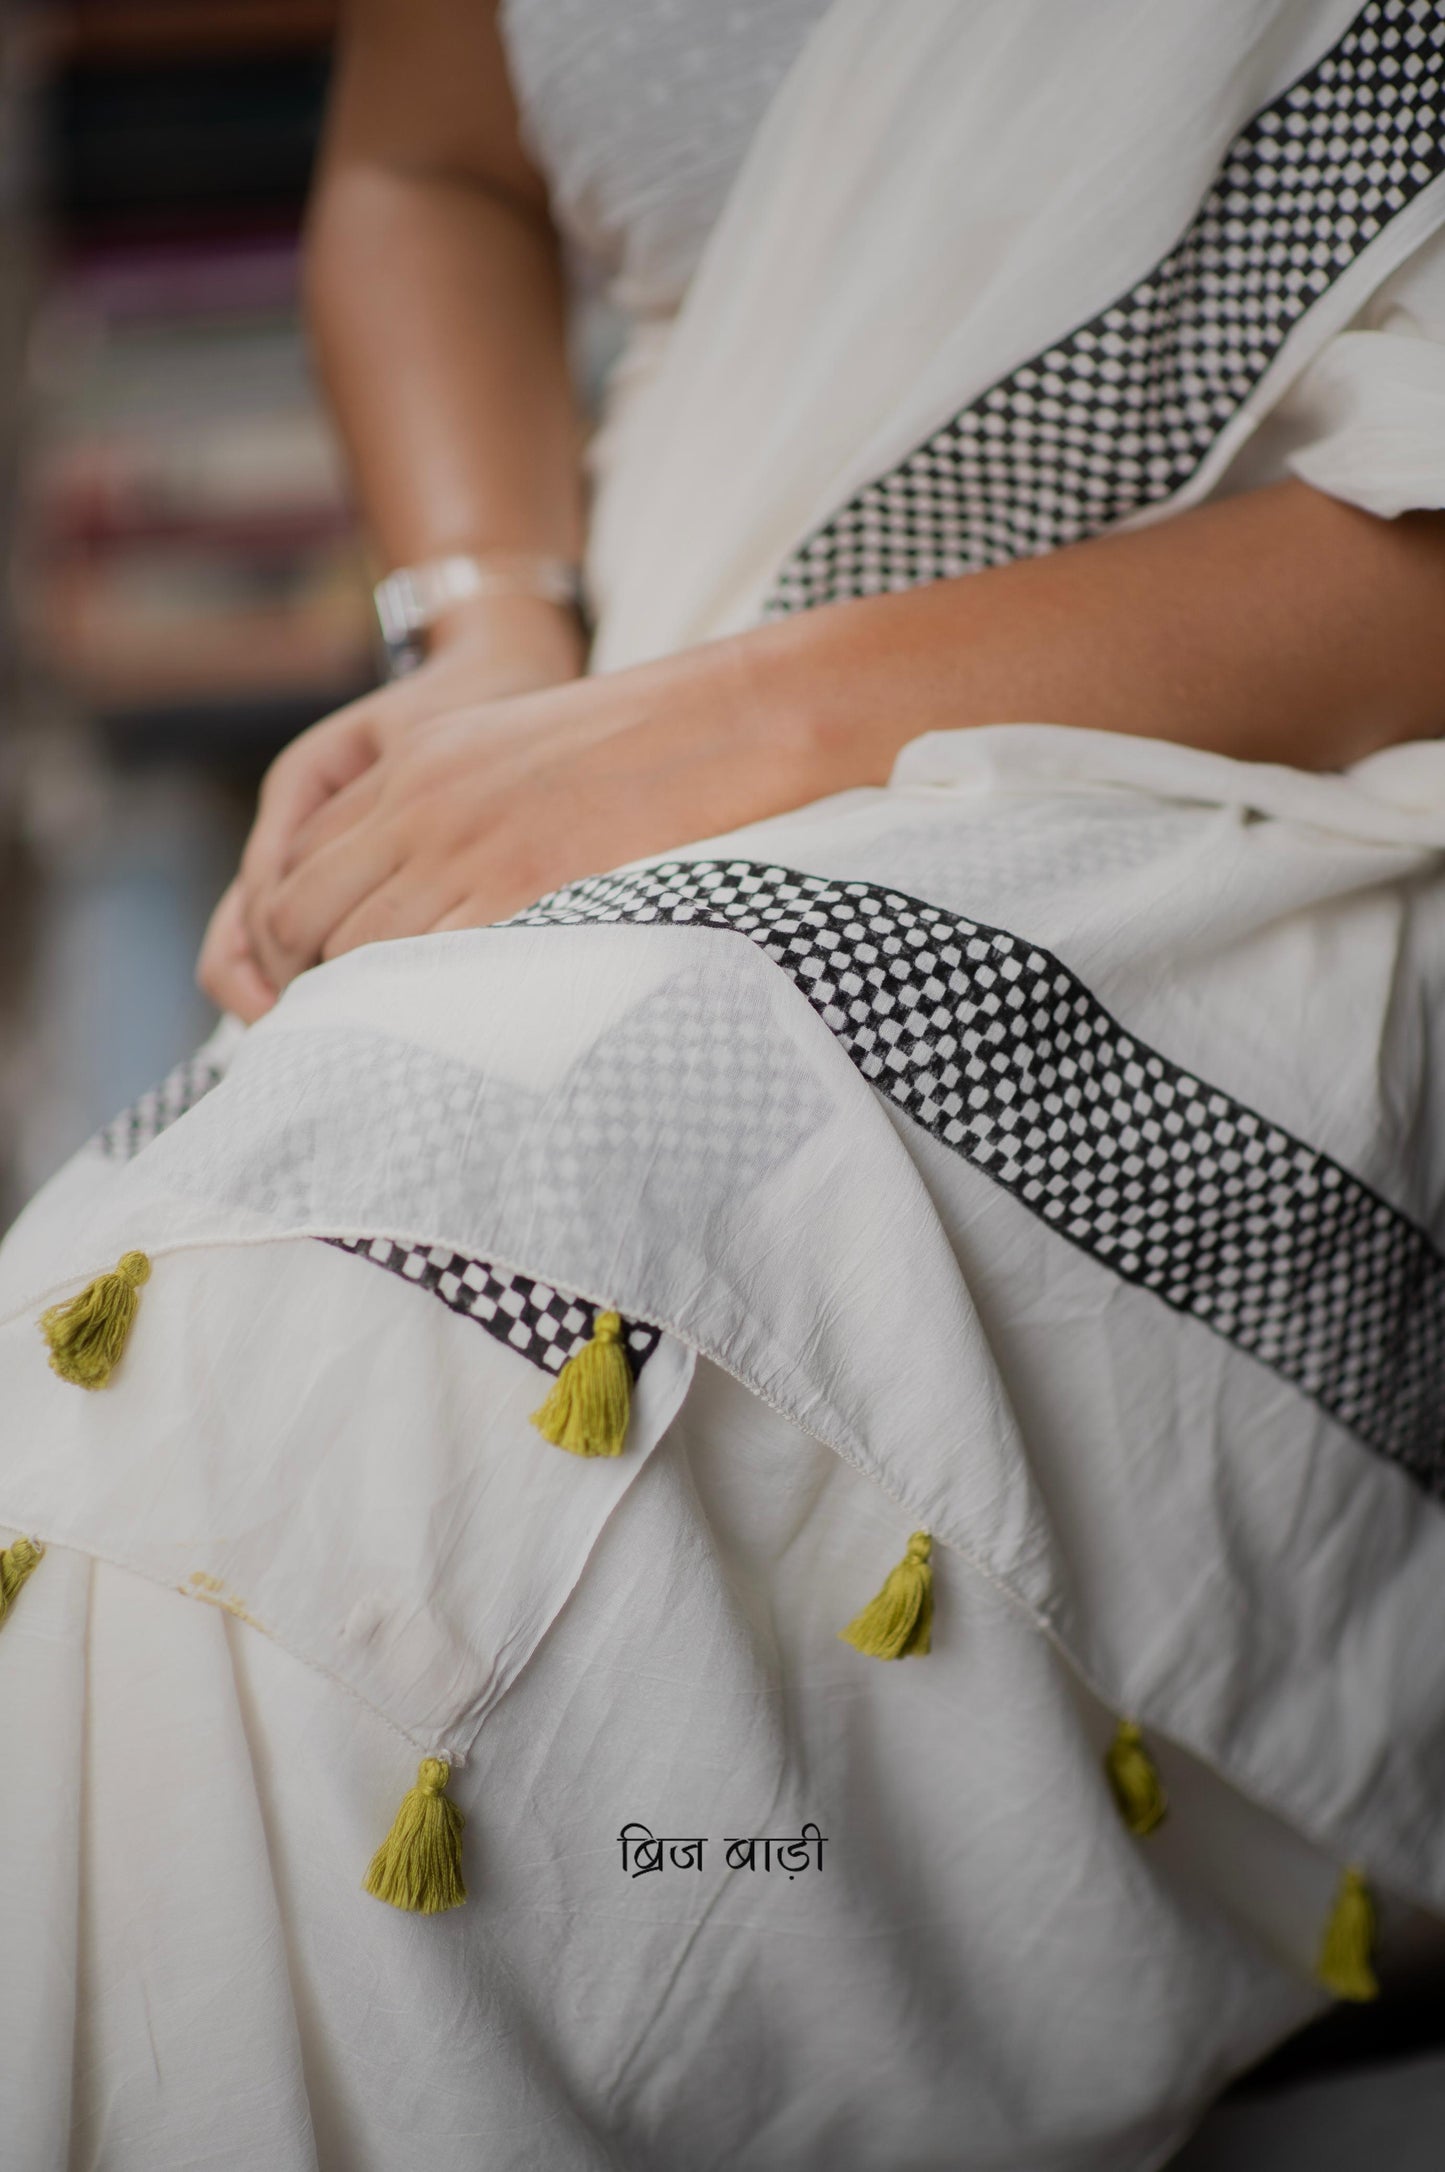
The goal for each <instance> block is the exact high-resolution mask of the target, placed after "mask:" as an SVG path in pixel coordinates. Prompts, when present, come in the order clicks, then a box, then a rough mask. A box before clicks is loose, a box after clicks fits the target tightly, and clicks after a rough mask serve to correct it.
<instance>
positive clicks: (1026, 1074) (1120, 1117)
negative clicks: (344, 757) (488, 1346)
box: [510, 860, 1445, 1497]
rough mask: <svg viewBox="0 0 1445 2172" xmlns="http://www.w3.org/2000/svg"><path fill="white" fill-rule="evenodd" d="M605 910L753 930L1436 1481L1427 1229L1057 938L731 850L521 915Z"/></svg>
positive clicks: (971, 1152) (1035, 1197) (967, 1133)
mask: <svg viewBox="0 0 1445 2172" xmlns="http://www.w3.org/2000/svg"><path fill="white" fill-rule="evenodd" d="M594 922H625V923H628V924H634V925H637V924H663V925H668V926H692V927H700V928H713V929H726V930H730V931H732V932H734V933H736V934H739V935H744V936H746V937H748V939H749V940H750V941H752V942H754V943H756V944H757V945H758V946H759V948H760V949H762V950H763V951H764V952H765V953H766V954H767V956H768V957H770V958H771V959H773V961H774V962H775V963H776V964H778V965H779V966H781V967H782V969H783V970H784V971H785V972H786V973H787V974H788V975H789V976H790V978H791V979H792V980H793V982H794V983H795V985H796V986H797V987H798V988H799V989H800V990H801V991H802V993H803V994H804V995H805V996H806V997H807V999H808V1001H809V1002H810V1003H811V1004H812V1006H813V1008H814V1009H815V1010H816V1011H817V1012H818V1013H819V1015H820V1016H821V1017H822V1018H823V1020H824V1021H825V1023H826V1024H827V1025H828V1026H829V1027H830V1028H831V1030H832V1031H833V1033H834V1034H836V1035H837V1037H838V1040H839V1041H840V1043H841V1044H842V1046H843V1048H844V1049H845V1050H846V1052H847V1054H848V1055H849V1057H850V1058H851V1059H852V1061H853V1062H854V1063H855V1064H856V1065H857V1067H858V1069H859V1071H860V1072H861V1073H862V1074H863V1076H864V1077H865V1078H866V1079H868V1080H869V1081H870V1082H871V1083H872V1084H873V1085H874V1086H875V1087H876V1088H877V1089H878V1091H879V1092H880V1093H883V1094H886V1095H887V1096H888V1098H889V1099H890V1101H892V1102H894V1103H895V1104H896V1106H897V1107H899V1108H900V1109H902V1110H904V1111H905V1112H906V1113H907V1114H908V1115H909V1116H910V1117H911V1118H912V1119H913V1120H914V1122H915V1123H917V1124H919V1125H920V1126H922V1128H923V1129H924V1130H925V1131H927V1132H928V1133H929V1134H930V1135H931V1136H932V1137H933V1138H935V1139H937V1140H939V1141H940V1142H941V1143H942V1144H943V1145H944V1146H946V1147H949V1148H951V1149H952V1150H953V1152H955V1153H957V1154H959V1155H961V1156H962V1157H963V1158H964V1159H965V1160H967V1161H969V1162H970V1163H972V1165H973V1166H974V1167H975V1168H977V1169H979V1170H981V1171H983V1173H984V1174H985V1175H987V1176H989V1177H991V1178H992V1179H993V1181H994V1182H995V1183H996V1184H999V1185H1001V1186H1002V1187H1003V1188H1004V1189H1005V1190H1006V1191H1008V1192H1010V1193H1011V1194H1012V1195H1013V1196H1014V1197H1015V1198H1016V1199H1018V1200H1020V1201H1021V1202H1022V1203H1023V1204H1024V1205H1025V1206H1026V1207H1028V1208H1029V1209H1030V1211H1031V1212H1032V1213H1034V1214H1036V1215H1038V1216H1039V1217H1040V1218H1041V1219H1042V1220H1043V1221H1045V1222H1047V1223H1048V1224H1049V1225H1050V1226H1051V1227H1052V1228H1054V1229H1056V1230H1057V1231H1058V1233H1059V1235H1060V1236H1062V1237H1066V1238H1067V1239H1068V1240H1069V1242H1070V1243H1071V1244H1075V1245H1077V1246H1078V1247H1079V1248H1080V1250H1081V1251H1084V1252H1087V1253H1088V1254H1089V1255H1090V1256H1091V1257H1092V1258H1094V1259H1096V1260H1098V1261H1100V1262H1101V1263H1102V1264H1103V1265H1105V1266H1106V1267H1109V1268H1110V1269H1112V1271H1113V1272H1114V1273H1116V1274H1118V1275H1120V1276H1122V1277H1123V1278H1124V1279H1125V1280H1126V1281H1129V1282H1133V1283H1136V1284H1138V1285H1139V1286H1140V1287H1141V1288H1144V1289H1146V1290H1149V1291H1151V1292H1152V1293H1153V1294H1154V1295H1155V1296H1156V1297H1159V1298H1162V1299H1163V1301H1164V1302H1165V1303H1166V1304H1168V1305H1170V1306H1172V1307H1173V1308H1174V1309H1175V1310H1176V1311H1177V1312H1181V1313H1187V1314H1189V1315H1190V1316H1192V1317H1193V1318H1194V1319H1197V1320H1200V1321H1202V1322H1203V1323H1204V1324H1205V1325H1206V1326H1208V1327H1209V1328H1211V1329H1212V1330H1213V1331H1214V1332H1215V1333H1216V1334H1218V1335H1221V1336H1223V1337H1225V1338H1226V1339H1227V1340H1228V1341H1230V1342H1231V1343H1234V1344H1235V1345H1237V1346H1238V1347H1239V1348H1240V1349H1242V1350H1245V1351H1248V1352H1249V1353H1250V1354H1251V1355H1252V1356H1254V1357H1255V1358H1257V1359H1259V1360H1260V1361H1261V1362H1262V1363H1264V1364H1266V1365H1268V1366H1270V1367H1272V1368H1273V1370H1274V1371H1275V1372H1276V1373H1277V1374H1279V1375H1280V1377H1281V1378H1283V1379H1285V1380H1288V1381H1289V1382H1291V1383H1292V1384H1293V1385H1294V1386H1295V1387H1297V1388H1299V1389H1301V1390H1302V1391H1303V1392H1304V1393H1305V1394H1306V1395H1308V1396H1311V1397H1313V1398H1314V1400H1315V1401H1316V1402H1317V1403H1319V1404H1320V1405H1321V1406H1322V1407H1323V1408H1324V1409H1325V1410H1326V1411H1328V1412H1329V1413H1330V1414H1331V1416H1333V1417H1335V1418H1337V1419H1338V1420H1339V1421H1340V1422H1341V1423H1342V1424H1343V1425H1345V1426H1348V1427H1349V1428H1350V1429H1351V1430H1352V1431H1353V1432H1354V1433H1355V1434H1356V1435H1357V1436H1358V1437H1359V1438H1360V1439H1361V1440H1362V1441H1363V1442H1365V1443H1366V1445H1367V1446H1369V1447H1371V1448H1373V1449H1375V1450H1377V1451H1378V1452H1379V1453H1381V1454H1383V1455H1386V1456H1389V1457H1391V1458H1393V1459H1394V1460H1395V1461H1397V1462H1398V1463H1400V1464H1401V1465H1403V1466H1404V1468H1405V1469H1406V1470H1408V1471H1409V1472H1410V1474H1411V1475H1412V1476H1413V1477H1414V1478H1415V1479H1416V1480H1418V1481H1419V1483H1420V1484H1422V1485H1423V1486H1425V1487H1426V1488H1427V1489H1428V1490H1429V1491H1431V1492H1433V1493H1436V1494H1438V1495H1441V1496H1442V1497H1445V1260H1442V1258H1441V1255H1440V1253H1439V1252H1438V1251H1437V1250H1436V1248H1435V1246H1434V1245H1433V1244H1432V1243H1431V1241H1430V1239H1429V1237H1428V1236H1427V1235H1426V1233H1425V1232H1424V1231H1423V1230H1422V1229H1420V1228H1419V1227H1417V1226H1416V1225H1415V1224H1414V1223H1413V1222H1411V1221H1410V1220H1408V1219H1407V1217H1406V1216H1405V1215H1403V1214H1401V1213H1400V1212H1399V1211H1398V1210H1397V1209H1396V1208H1394V1207H1392V1206H1391V1205H1390V1204H1389V1203H1388V1202H1387V1201H1386V1200H1384V1199H1382V1198H1380V1197H1379V1195H1378V1194H1377V1193H1375V1192H1373V1191H1372V1190H1370V1188H1369V1187H1368V1186H1367V1185H1365V1184H1363V1183H1361V1182H1360V1180H1359V1179H1358V1178H1356V1177H1354V1176H1352V1175H1351V1174H1350V1173H1349V1171H1348V1170H1346V1169H1344V1168H1342V1167H1341V1166H1340V1164H1339V1163H1338V1162H1336V1161H1333V1160H1332V1159H1331V1158H1330V1156H1329V1155H1327V1154H1322V1153H1320V1152H1318V1151H1317V1150H1316V1149H1315V1148H1314V1147H1311V1146H1309V1145H1308V1144H1306V1142H1305V1141H1304V1140H1302V1139H1299V1138H1296V1137H1294V1136H1293V1135H1292V1134H1291V1133H1290V1132H1287V1131H1285V1130H1284V1129H1283V1128H1282V1127H1281V1126H1279V1125H1278V1124H1274V1123H1271V1122H1270V1121H1269V1120H1268V1119H1267V1118H1265V1117H1263V1116H1260V1115H1258V1114H1256V1112H1255V1111H1254V1110H1252V1109H1250V1108H1247V1107H1245V1106H1244V1105H1243V1104H1242V1103H1241V1102H1239V1101H1236V1100H1235V1099H1234V1098H1233V1097H1232V1096H1231V1095H1229V1094H1227V1093H1225V1092H1223V1091H1222V1090H1221V1089H1220V1088H1218V1087H1214V1086H1211V1085H1209V1084H1208V1082H1207V1081H1205V1080H1202V1079H1198V1078H1194V1077H1192V1076H1191V1075H1190V1074H1189V1073H1188V1072H1186V1071H1183V1070H1181V1069H1180V1067H1179V1066H1178V1065H1177V1064H1175V1063H1171V1062H1170V1061H1169V1059H1168V1058H1167V1057H1165V1056H1162V1055H1160V1054H1158V1053H1157V1052H1156V1051H1155V1050H1154V1049H1152V1048H1149V1047H1148V1046H1147V1045H1146V1044H1145V1043H1144V1042H1142V1041H1141V1040H1140V1039H1139V1038H1138V1037H1137V1035H1135V1034H1133V1033H1131V1032H1129V1031H1128V1030H1127V1028H1126V1027H1125V1026H1123V1025H1122V1024H1121V1023H1120V1022H1119V1020H1118V1019H1117V1018H1115V1017H1113V1016H1112V1014H1111V1013H1110V1012H1109V1011H1108V1010H1106V1009H1105V1007H1104V1005H1103V1004H1102V1003H1100V1002H1099V1001H1098V999H1097V998H1096V997H1095V996H1094V995H1093V994H1092V993H1091V992H1090V990H1089V989H1088V988H1087V987H1085V985H1084V984H1083V982H1082V981H1081V980H1080V979H1079V978H1078V976H1077V975H1076V974H1074V973H1072V972H1071V971H1070V970H1069V968H1068V967H1067V966H1066V965H1064V964H1062V963H1061V962H1060V960H1059V959H1058V958H1056V957H1053V956H1052V955H1051V954H1050V953H1049V952H1048V951H1046V950H1042V949H1040V948H1039V946H1038V945H1037V944H1035V943H1031V942H1028V941H1026V940H1024V939H1022V938H1021V937H1019V936H1016V935H1011V934H1009V933H1008V932H1007V931H1006V930H1005V929H1002V928H993V927H987V926H984V925H982V924H981V923H979V922H976V921H972V920H967V919H964V918H963V917H961V916H960V915H958V914H956V913H951V912H947V911H944V910H942V909H941V908H940V907H938V906H935V905H930V904H927V903H926V902H924V901H923V900H921V899H918V898H914V897H909V896H907V895H906V894H904V893H903V892H901V891H897V890H892V889H888V888H886V887H883V886H881V885H879V884H876V883H871V882H862V881H852V882H845V881H832V880H828V879H826V878H824V877H822V876H817V875H806V874H798V873H796V872H795V871H794V870H792V869H790V868H785V867H769V866H763V865H758V864H755V863H752V862H749V861H741V860H740V861H710V860H693V861H671V862H666V863H664V864H662V865H659V866H655V867H650V868H643V869H640V870H637V871H635V872H632V873H623V874H618V875H602V876H595V877H591V878H589V879H588V880H586V881H583V882H578V883H574V884H572V885H570V886H569V887H568V888H567V889H564V890H560V891H558V892H556V894H555V895H554V896H552V897H550V898H544V899H543V900H542V901H541V903H540V904H538V905H535V906H532V907H531V908H529V909H528V910H527V911H526V912H523V913H520V914H518V915H517V918H516V920H515V921H514V922H512V923H510V924H511V925H514V926H518V925H520V926H526V927H546V926H557V925H561V926H573V925H578V924H583V923H594Z"/></svg>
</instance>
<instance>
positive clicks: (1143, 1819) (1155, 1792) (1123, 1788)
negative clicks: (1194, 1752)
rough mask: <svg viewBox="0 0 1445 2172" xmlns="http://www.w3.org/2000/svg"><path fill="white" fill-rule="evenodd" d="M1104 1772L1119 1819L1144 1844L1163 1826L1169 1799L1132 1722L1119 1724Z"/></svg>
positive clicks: (1142, 1738)
mask: <svg viewBox="0 0 1445 2172" xmlns="http://www.w3.org/2000/svg"><path fill="white" fill-rule="evenodd" d="M1104 1770H1105V1772H1106V1773H1107V1774H1108V1776H1109V1785H1110V1787H1111V1788H1112V1789H1113V1790H1114V1800H1115V1802H1116V1803H1117V1804H1118V1805H1119V1815H1120V1817H1121V1818H1122V1819H1123V1820H1124V1823H1125V1825H1126V1826H1127V1827H1128V1829H1129V1831H1130V1832H1131V1833H1132V1834H1133V1835H1134V1837H1135V1839H1136V1840H1143V1839H1144V1838H1145V1837H1146V1836H1147V1835H1148V1834H1149V1833H1152V1832H1154V1831H1155V1830H1156V1829H1157V1827H1159V1826H1160V1825H1162V1824H1163V1823H1164V1819H1165V1817H1166V1816H1167V1814H1168V1810H1169V1798H1168V1796H1167V1795H1166V1794H1165V1792H1164V1783H1163V1781H1162V1780H1161V1779H1160V1777H1159V1774H1158V1773H1157V1771H1156V1770H1155V1768H1154V1760H1153V1759H1152V1757H1151V1756H1150V1755H1149V1752H1148V1751H1147V1750H1146V1749H1145V1747H1144V1737H1143V1735H1142V1734H1141V1733H1140V1731H1139V1729H1138V1727H1137V1726H1136V1725H1135V1723H1134V1721H1133V1720H1120V1722H1119V1725H1118V1728H1117V1730H1116V1731H1115V1735H1114V1739H1113V1741H1112V1742H1111V1743H1110V1745H1109V1754H1108V1756H1107V1757H1106V1758H1105V1759H1104Z"/></svg>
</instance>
